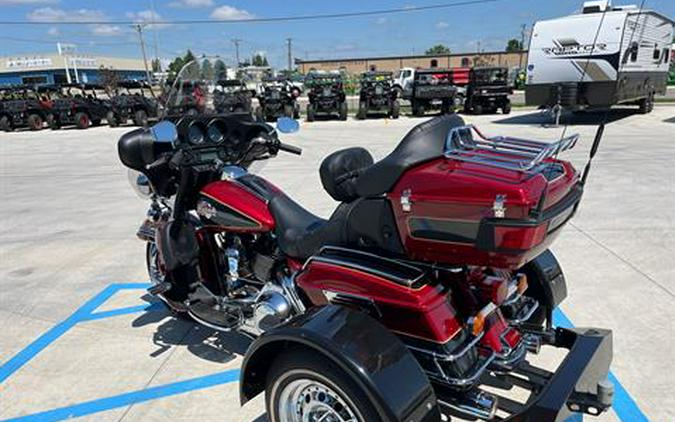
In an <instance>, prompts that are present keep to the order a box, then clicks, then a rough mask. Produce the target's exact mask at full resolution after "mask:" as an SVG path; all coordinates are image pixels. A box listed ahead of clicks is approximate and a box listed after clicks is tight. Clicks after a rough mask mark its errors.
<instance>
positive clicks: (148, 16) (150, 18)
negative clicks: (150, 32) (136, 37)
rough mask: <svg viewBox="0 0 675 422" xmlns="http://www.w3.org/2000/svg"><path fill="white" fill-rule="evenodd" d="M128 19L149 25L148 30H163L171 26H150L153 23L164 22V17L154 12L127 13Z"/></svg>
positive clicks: (160, 24) (159, 24) (162, 24)
mask: <svg viewBox="0 0 675 422" xmlns="http://www.w3.org/2000/svg"><path fill="white" fill-rule="evenodd" d="M127 18H129V19H131V20H133V21H134V22H137V23H145V24H148V25H147V28H148V29H162V28H166V27H167V26H169V24H166V23H158V24H150V23H151V22H154V21H161V20H162V15H160V14H159V13H157V12H153V11H152V10H142V11H140V12H127Z"/></svg>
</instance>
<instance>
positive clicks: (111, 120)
mask: <svg viewBox="0 0 675 422" xmlns="http://www.w3.org/2000/svg"><path fill="white" fill-rule="evenodd" d="M105 119H106V121H107V122H108V126H110V127H117V126H119V125H120V123H119V122H118V121H117V117H115V113H113V112H112V111H109V112H108V114H107V115H106V117H105Z"/></svg>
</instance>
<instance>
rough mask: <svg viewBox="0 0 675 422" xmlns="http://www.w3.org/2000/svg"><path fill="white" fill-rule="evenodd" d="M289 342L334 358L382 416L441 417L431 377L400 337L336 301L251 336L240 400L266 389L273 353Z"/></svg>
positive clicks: (386, 418)
mask: <svg viewBox="0 0 675 422" xmlns="http://www.w3.org/2000/svg"><path fill="white" fill-rule="evenodd" d="M291 347H305V348H308V349H310V350H312V351H315V352H317V353H321V354H323V355H324V356H325V357H327V358H329V359H331V360H333V361H334V362H335V363H336V364H337V365H338V366H339V367H340V368H341V369H342V370H344V371H345V372H346V373H348V374H349V375H350V376H351V377H352V378H353V379H354V380H355V381H356V382H357V384H358V385H359V386H360V387H361V388H362V389H363V391H365V392H366V394H367V395H368V398H369V400H370V401H371V402H372V403H373V404H375V406H376V408H377V409H378V412H379V413H380V415H381V416H382V420H383V421H405V422H409V421H410V422H412V421H431V420H440V414H439V413H438V407H437V405H436V397H435V394H434V391H433V388H432V387H431V384H430V383H429V380H428V378H427V377H426V376H425V375H424V372H423V371H422V368H420V366H419V364H418V363H417V361H416V360H415V358H414V357H413V356H412V354H411V353H410V352H409V351H408V349H407V348H406V347H405V345H404V344H403V343H402V342H401V341H400V340H399V339H398V337H396V336H395V335H394V334H392V333H391V332H390V331H389V330H387V329H386V328H385V327H384V326H382V325H381V324H380V323H379V322H377V321H376V320H374V319H373V318H371V317H369V316H368V315H366V314H364V313H361V312H357V311H354V310H351V309H348V308H345V307H342V306H335V305H327V306H324V307H320V308H313V309H311V310H309V311H308V312H307V313H306V314H303V315H301V316H298V317H296V318H294V319H292V320H291V321H289V322H288V323H286V324H284V325H282V326H280V327H277V328H275V329H273V330H270V331H268V332H267V333H265V334H263V335H262V336H261V337H259V338H258V339H257V340H256V341H255V342H253V344H252V345H251V347H250V348H249V349H248V352H247V353H246V356H245V358H244V363H243V365H242V370H241V379H240V384H239V385H240V396H241V403H242V405H243V404H244V403H246V402H247V401H249V400H251V399H252V398H253V397H255V396H257V395H258V394H260V393H261V392H263V391H264V390H265V382H266V378H267V372H268V370H269V368H270V366H271V365H272V364H273V361H274V358H275V356H278V355H279V354H280V353H282V352H283V351H284V350H287V349H288V348H291Z"/></svg>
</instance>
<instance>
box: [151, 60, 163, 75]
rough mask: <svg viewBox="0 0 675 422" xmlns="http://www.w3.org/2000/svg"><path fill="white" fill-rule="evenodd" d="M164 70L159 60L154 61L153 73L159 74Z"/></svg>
mask: <svg viewBox="0 0 675 422" xmlns="http://www.w3.org/2000/svg"><path fill="white" fill-rule="evenodd" d="M161 68H162V64H161V63H160V62H159V59H152V71H153V72H159V71H160V70H161Z"/></svg>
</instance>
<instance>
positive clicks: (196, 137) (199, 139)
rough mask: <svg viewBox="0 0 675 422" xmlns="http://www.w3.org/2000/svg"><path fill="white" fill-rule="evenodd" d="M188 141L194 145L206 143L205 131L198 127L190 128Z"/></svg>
mask: <svg viewBox="0 0 675 422" xmlns="http://www.w3.org/2000/svg"><path fill="white" fill-rule="evenodd" d="M188 141H190V143H191V144H192V145H200V144H202V143H204V131H203V130H202V128H201V127H199V126H198V125H192V126H190V127H189V128H188Z"/></svg>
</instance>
